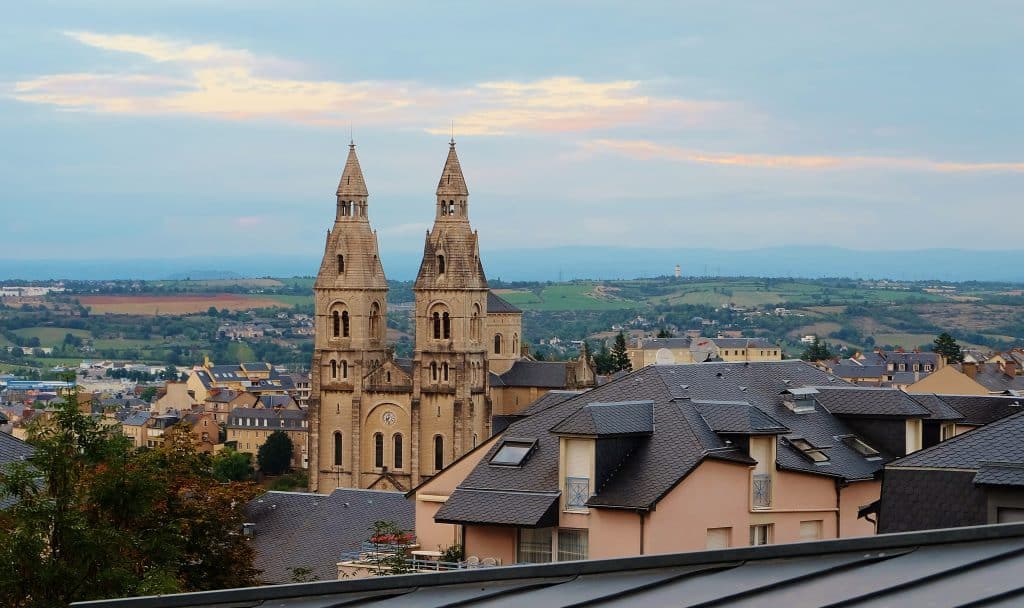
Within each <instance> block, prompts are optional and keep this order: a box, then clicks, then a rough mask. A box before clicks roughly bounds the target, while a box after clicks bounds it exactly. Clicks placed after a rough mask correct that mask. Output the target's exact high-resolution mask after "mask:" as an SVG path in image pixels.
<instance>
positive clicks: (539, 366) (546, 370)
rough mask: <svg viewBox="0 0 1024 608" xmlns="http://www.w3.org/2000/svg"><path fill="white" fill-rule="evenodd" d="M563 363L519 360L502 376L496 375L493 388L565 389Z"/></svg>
mask: <svg viewBox="0 0 1024 608" xmlns="http://www.w3.org/2000/svg"><path fill="white" fill-rule="evenodd" d="M567 365H568V363H566V362H565V361H530V360H529V359H519V360H517V361H514V362H513V363H512V367H510V368H509V370H508V371H506V372H505V373H503V374H500V375H498V379H499V382H500V383H498V384H496V385H495V386H535V387H537V388H565V382H566V366H567Z"/></svg>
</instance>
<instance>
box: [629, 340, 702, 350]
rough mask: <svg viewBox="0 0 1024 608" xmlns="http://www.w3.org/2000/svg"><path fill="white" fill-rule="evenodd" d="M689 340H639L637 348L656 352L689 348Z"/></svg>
mask: <svg viewBox="0 0 1024 608" xmlns="http://www.w3.org/2000/svg"><path fill="white" fill-rule="evenodd" d="M690 342H691V340H690V338H689V337H685V338H641V339H640V345H639V348H642V349H644V350H657V349H659V348H667V349H669V350H671V349H680V348H690Z"/></svg>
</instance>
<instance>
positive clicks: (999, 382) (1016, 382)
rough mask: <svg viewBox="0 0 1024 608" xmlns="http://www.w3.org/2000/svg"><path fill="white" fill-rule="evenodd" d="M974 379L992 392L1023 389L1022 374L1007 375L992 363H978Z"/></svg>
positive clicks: (1023, 379)
mask: <svg viewBox="0 0 1024 608" xmlns="http://www.w3.org/2000/svg"><path fill="white" fill-rule="evenodd" d="M974 380H975V381H976V382H977V383H978V384H980V385H982V386H984V387H985V388H987V389H988V390H989V391H991V392H993V393H1005V392H1008V391H1014V392H1016V391H1024V376H1013V377H1010V376H1007V375H1006V374H1004V373H1003V371H1002V370H1001V369H1000V368H999V366H998V365H996V364H993V363H980V364H978V373H977V374H975V376H974Z"/></svg>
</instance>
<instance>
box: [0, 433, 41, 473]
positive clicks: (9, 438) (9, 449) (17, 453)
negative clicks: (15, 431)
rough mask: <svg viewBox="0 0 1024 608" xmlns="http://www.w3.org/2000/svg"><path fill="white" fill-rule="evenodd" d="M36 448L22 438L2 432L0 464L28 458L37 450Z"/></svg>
mask: <svg viewBox="0 0 1024 608" xmlns="http://www.w3.org/2000/svg"><path fill="white" fill-rule="evenodd" d="M35 451H36V450H35V448H33V447H32V446H31V445H29V444H27V443H25V442H24V441H22V440H21V439H18V438H17V437H15V436H13V435H8V434H7V433H2V432H0V466H2V465H5V464H7V463H9V462H18V461H21V460H26V459H28V458H30V457H31V456H32V454H33V453H34V452H35Z"/></svg>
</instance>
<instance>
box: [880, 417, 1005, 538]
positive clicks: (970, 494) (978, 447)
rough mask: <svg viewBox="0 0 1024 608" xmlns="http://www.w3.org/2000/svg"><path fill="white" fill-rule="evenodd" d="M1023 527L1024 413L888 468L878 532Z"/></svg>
mask: <svg viewBox="0 0 1024 608" xmlns="http://www.w3.org/2000/svg"><path fill="white" fill-rule="evenodd" d="M1022 521H1024V412H1019V413H1016V414H1014V415H1012V416H1008V417H1006V418H1003V419H1002V420H998V421H996V422H993V423H991V424H989V425H987V426H984V427H982V428H979V429H976V430H973V431H971V432H970V433H964V434H961V435H957V436H956V437H953V438H951V439H949V440H948V441H944V442H942V443H940V444H938V445H935V446H933V447H930V448H928V449H925V450H922V451H920V452H917V453H915V454H911V455H909V456H907V457H906V458H901V459H899V460H896V461H894V462H891V463H889V464H887V465H886V467H885V476H884V480H883V485H882V496H881V500H880V504H879V506H878V531H879V532H903V531H907V530H925V529H930V528H950V527H956V526H974V525H980V524H986V523H1005V522H1022Z"/></svg>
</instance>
